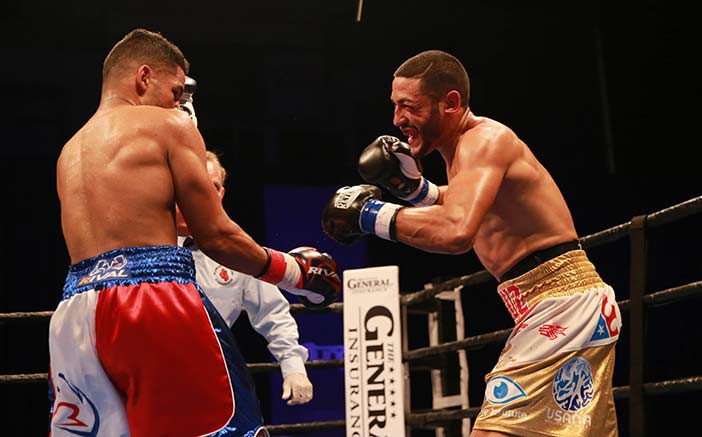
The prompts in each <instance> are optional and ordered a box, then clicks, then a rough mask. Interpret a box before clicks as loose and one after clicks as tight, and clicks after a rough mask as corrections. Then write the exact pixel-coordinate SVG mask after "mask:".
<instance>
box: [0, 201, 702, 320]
mask: <svg viewBox="0 0 702 437" xmlns="http://www.w3.org/2000/svg"><path fill="white" fill-rule="evenodd" d="M701 211H702V196H699V197H695V198H693V199H690V200H687V201H685V202H682V203H678V204H677V205H673V206H671V207H668V208H665V209H662V210H660V211H657V212H654V213H651V214H648V215H647V216H646V225H647V226H649V227H656V226H660V225H663V224H666V223H670V222H673V221H675V220H679V219H682V218H685V217H687V216H690V215H693V214H696V213H699V212H701ZM630 227H631V221H629V222H626V223H623V224H620V225H617V226H613V227H611V228H608V229H605V230H603V231H599V232H595V233H594V234H590V235H587V236H585V237H582V238H581V239H580V244H582V245H583V247H584V248H590V247H596V246H600V245H602V244H605V243H608V242H611V241H616V240H619V239H620V238H624V237H625V236H626V235H627V231H628V230H629V228H630ZM490 279H493V277H492V275H491V274H490V273H489V272H488V271H487V270H480V271H478V272H475V273H471V274H469V275H465V276H461V277H458V278H454V279H449V280H448V281H445V282H441V283H436V284H432V285H431V287H430V288H425V289H423V290H419V291H415V292H412V293H407V294H404V295H402V296H401V297H400V304H402V305H408V306H409V305H415V304H419V303H423V302H426V301H428V300H431V299H432V298H434V296H436V295H437V294H439V293H441V292H442V291H447V290H452V289H454V288H456V287H458V286H461V285H463V286H466V285H468V286H469V285H478V284H482V283H484V282H488V281H489V280H490ZM343 305H344V304H343V303H341V302H335V303H333V304H331V305H329V306H328V307H326V308H307V307H306V306H304V305H302V304H290V311H293V312H310V313H327V312H333V313H341V312H343V308H344V307H343ZM51 314H53V311H38V312H15V313H0V322H3V321H7V320H33V319H44V318H48V317H51Z"/></svg>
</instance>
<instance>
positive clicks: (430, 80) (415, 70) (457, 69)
mask: <svg viewBox="0 0 702 437" xmlns="http://www.w3.org/2000/svg"><path fill="white" fill-rule="evenodd" d="M394 77H406V78H410V79H415V78H416V79H421V80H422V82H421V87H422V88H421V89H422V92H423V93H424V94H427V95H428V96H430V97H432V98H433V99H434V100H438V99H440V98H442V97H443V96H445V95H446V93H448V92H449V91H452V90H456V91H458V93H459V94H460V95H461V104H462V106H463V107H464V108H465V107H467V106H468V100H469V99H470V80H469V79H468V72H466V69H465V68H464V67H463V64H461V62H460V61H459V60H458V59H456V58H455V57H454V56H452V55H450V54H448V53H446V52H442V51H441V50H427V51H425V52H421V53H419V54H417V55H415V56H412V57H411V58H409V59H408V60H406V61H405V62H404V63H403V64H402V65H400V67H399V68H398V69H397V70H395V74H394Z"/></svg>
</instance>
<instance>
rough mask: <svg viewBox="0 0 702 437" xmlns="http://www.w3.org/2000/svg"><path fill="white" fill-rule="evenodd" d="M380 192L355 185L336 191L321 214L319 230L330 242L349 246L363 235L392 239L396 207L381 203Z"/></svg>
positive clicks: (397, 209) (374, 187)
mask: <svg viewBox="0 0 702 437" xmlns="http://www.w3.org/2000/svg"><path fill="white" fill-rule="evenodd" d="M381 198H382V194H381V191H380V188H378V187H376V186H374V185H366V184H364V185H355V186H353V187H342V188H339V189H338V190H336V193H334V196H332V198H331V199H330V200H329V202H328V203H327V205H326V207H325V208H324V212H323V213H322V228H323V229H324V233H325V234H327V235H328V236H329V237H330V238H331V239H332V240H334V241H336V242H337V243H341V244H351V243H353V242H354V241H356V240H357V239H358V238H360V237H361V236H363V235H365V234H375V235H377V236H379V237H381V238H384V239H386V240H391V241H396V239H395V219H396V217H397V212H398V211H399V210H400V209H401V208H402V206H400V205H395V204H393V203H388V202H383V201H382V200H380V199H381Z"/></svg>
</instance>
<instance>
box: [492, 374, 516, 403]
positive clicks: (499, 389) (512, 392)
mask: <svg viewBox="0 0 702 437" xmlns="http://www.w3.org/2000/svg"><path fill="white" fill-rule="evenodd" d="M524 397H526V393H525V392H524V389H522V388H521V387H520V386H519V384H517V383H516V382H514V381H512V380H511V379H510V378H507V377H506V376H496V377H494V378H492V379H491V380H490V381H488V383H487V384H486V386H485V399H487V400H488V402H490V403H491V404H497V405H502V404H507V403H509V402H512V401H513V400H515V399H519V398H524Z"/></svg>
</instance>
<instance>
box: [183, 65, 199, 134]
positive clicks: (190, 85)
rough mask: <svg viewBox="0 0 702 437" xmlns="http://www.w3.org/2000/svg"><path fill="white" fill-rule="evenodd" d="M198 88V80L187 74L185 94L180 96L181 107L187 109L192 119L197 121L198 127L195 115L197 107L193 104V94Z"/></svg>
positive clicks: (194, 121) (195, 121)
mask: <svg viewBox="0 0 702 437" xmlns="http://www.w3.org/2000/svg"><path fill="white" fill-rule="evenodd" d="M196 90H197V82H196V81H195V79H193V78H192V77H190V76H185V87H184V88H183V94H181V96H180V100H179V103H180V109H181V110H182V111H185V112H187V113H188V115H190V119H191V120H192V121H193V123H195V127H197V116H196V115H195V107H194V106H193V95H194V94H195V91H196Z"/></svg>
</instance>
